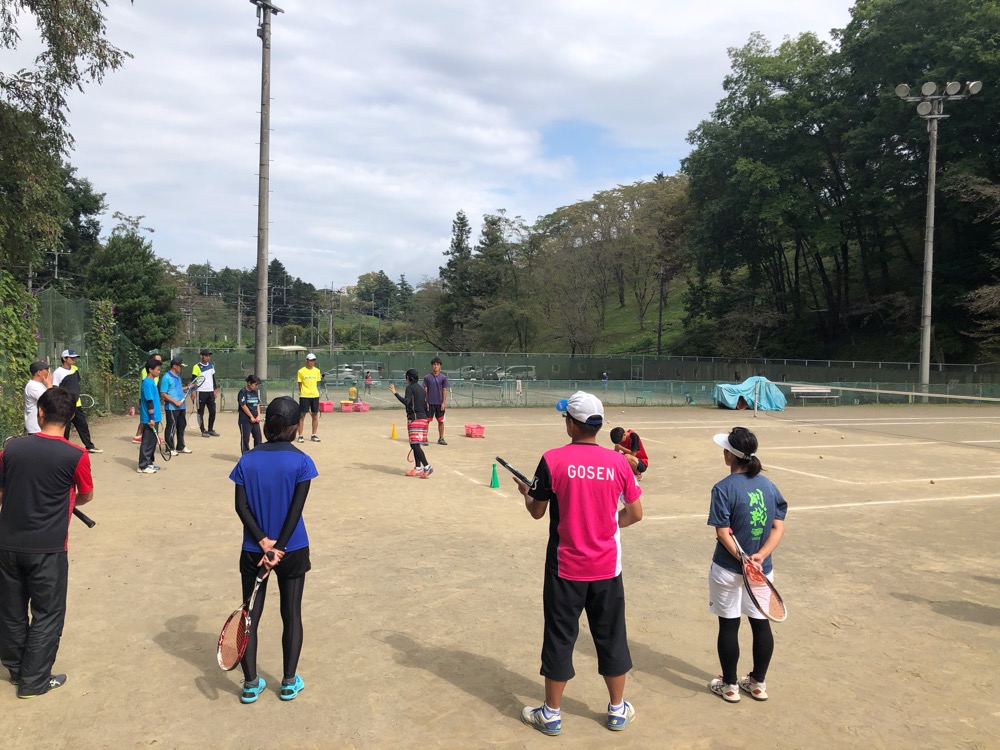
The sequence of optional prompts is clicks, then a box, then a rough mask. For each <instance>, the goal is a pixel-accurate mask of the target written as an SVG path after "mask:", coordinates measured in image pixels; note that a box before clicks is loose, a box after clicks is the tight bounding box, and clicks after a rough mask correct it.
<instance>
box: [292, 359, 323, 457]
mask: <svg viewBox="0 0 1000 750" xmlns="http://www.w3.org/2000/svg"><path fill="white" fill-rule="evenodd" d="M322 377H323V374H322V373H321V372H320V371H319V368H318V367H317V366H316V355H315V354H313V353H312V352H309V353H308V354H307V355H306V366H305V367H302V368H299V372H298V384H299V442H300V443H301V442H303V440H304V439H303V437H302V431H303V429H304V428H305V424H306V412H312V437H311V438H310V440H312V441H313V442H314V443H318V442H320V439H319V435H317V434H316V433H317V432H319V381H320V379H321V378H322Z"/></svg>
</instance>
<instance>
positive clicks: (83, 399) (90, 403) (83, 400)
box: [80, 393, 95, 409]
mask: <svg viewBox="0 0 1000 750" xmlns="http://www.w3.org/2000/svg"><path fill="white" fill-rule="evenodd" d="M94 403H95V401H94V397H93V396H91V395H90V394H89V393H81V394H80V408H81V409H92V408H93V407H94Z"/></svg>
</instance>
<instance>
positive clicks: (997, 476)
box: [767, 463, 1000, 487]
mask: <svg viewBox="0 0 1000 750" xmlns="http://www.w3.org/2000/svg"><path fill="white" fill-rule="evenodd" d="M767 468H768V469H778V470H779V471H787V472H788V473H790V474H801V475H803V476H806V477H812V478H813V479H822V480H823V481H825V482H838V483H840V484H854V485H864V486H866V487H867V486H870V485H875V484H906V483H908V482H909V483H913V482H917V483H921V484H927V483H928V482H930V481H932V480H933V481H934V482H961V481H964V480H979V479H1000V474H975V475H972V476H968V475H964V474H963V475H962V476H957V477H927V478H923V479H909V478H908V479H884V480H882V481H877V482H873V481H858V480H856V479H840V478H838V477H830V476H826V475H825V474H813V473H811V472H808V471H801V470H799V469H789V468H788V467H786V466H777V465H775V464H772V463H768V465H767Z"/></svg>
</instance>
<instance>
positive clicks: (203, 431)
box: [201, 430, 212, 437]
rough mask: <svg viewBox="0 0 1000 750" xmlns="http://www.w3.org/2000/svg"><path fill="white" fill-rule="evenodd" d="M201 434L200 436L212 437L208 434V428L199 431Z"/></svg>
mask: <svg viewBox="0 0 1000 750" xmlns="http://www.w3.org/2000/svg"><path fill="white" fill-rule="evenodd" d="M201 436H202V437H212V436H211V435H209V434H208V430H202V431H201Z"/></svg>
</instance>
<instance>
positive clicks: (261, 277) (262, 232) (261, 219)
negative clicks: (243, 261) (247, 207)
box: [250, 0, 284, 381]
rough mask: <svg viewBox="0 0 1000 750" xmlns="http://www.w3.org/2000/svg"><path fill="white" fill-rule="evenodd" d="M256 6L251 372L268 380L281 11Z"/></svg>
mask: <svg viewBox="0 0 1000 750" xmlns="http://www.w3.org/2000/svg"><path fill="white" fill-rule="evenodd" d="M250 3H251V4H253V5H255V6H257V36H258V37H260V42H261V66H260V168H259V171H258V173H257V174H258V177H259V181H258V186H257V328H256V330H255V331H254V357H253V358H254V371H255V372H256V374H257V377H259V378H260V379H261V380H264V381H266V380H267V319H268V303H269V302H270V301H271V300H270V298H269V297H268V289H267V222H268V217H267V208H268V190H269V186H270V162H271V15H272V14H275V15H277V14H278V13H283V12H284V11H283V10H282V9H281V8H279V7H277V6H276V5H273V4H272V3H270V2H268V0H250Z"/></svg>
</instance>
